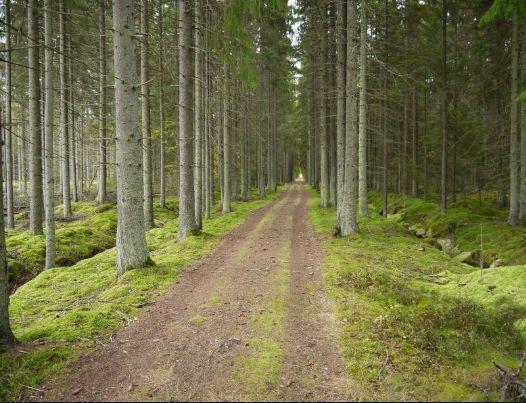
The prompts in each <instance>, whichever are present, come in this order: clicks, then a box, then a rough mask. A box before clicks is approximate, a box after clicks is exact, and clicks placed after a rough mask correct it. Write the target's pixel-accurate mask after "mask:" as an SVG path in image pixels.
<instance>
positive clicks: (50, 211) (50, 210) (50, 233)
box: [44, 0, 55, 269]
mask: <svg viewBox="0 0 526 403" xmlns="http://www.w3.org/2000/svg"><path fill="white" fill-rule="evenodd" d="M44 10H45V11H44V45H45V64H44V89H45V104H44V130H45V138H46V141H45V143H46V147H45V154H46V159H45V170H44V173H45V183H46V189H45V191H46V196H45V210H46V269H49V268H51V267H55V180H54V168H53V37H52V25H51V24H52V21H53V16H52V13H51V0H45V6H44Z"/></svg>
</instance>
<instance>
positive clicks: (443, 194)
mask: <svg viewBox="0 0 526 403" xmlns="http://www.w3.org/2000/svg"><path fill="white" fill-rule="evenodd" d="M446 1H447V0H442V171H441V175H440V178H441V179H440V212H441V213H442V214H445V212H446V208H447V169H448V167H447V166H448V161H447V160H448V157H447V152H448V138H447V137H448V133H447V131H448V115H449V113H448V94H447V91H448V83H447V5H446Z"/></svg>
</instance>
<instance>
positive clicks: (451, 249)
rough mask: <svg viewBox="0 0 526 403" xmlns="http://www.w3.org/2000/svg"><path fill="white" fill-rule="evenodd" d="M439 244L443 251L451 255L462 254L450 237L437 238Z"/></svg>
mask: <svg viewBox="0 0 526 403" xmlns="http://www.w3.org/2000/svg"><path fill="white" fill-rule="evenodd" d="M437 244H438V245H439V247H440V249H441V250H442V252H444V253H446V254H448V255H449V256H451V257H454V256H457V255H459V254H460V250H459V249H458V248H457V247H456V246H455V244H454V243H453V241H452V240H451V239H449V238H440V239H437Z"/></svg>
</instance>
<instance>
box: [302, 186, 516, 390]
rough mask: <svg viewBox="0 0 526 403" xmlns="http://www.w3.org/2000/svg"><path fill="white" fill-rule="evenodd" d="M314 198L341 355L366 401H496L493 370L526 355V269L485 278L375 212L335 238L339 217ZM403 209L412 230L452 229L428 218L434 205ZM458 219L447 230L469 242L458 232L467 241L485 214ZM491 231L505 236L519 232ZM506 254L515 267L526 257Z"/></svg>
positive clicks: (489, 272) (457, 213) (488, 272)
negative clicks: (414, 226) (356, 230)
mask: <svg viewBox="0 0 526 403" xmlns="http://www.w3.org/2000/svg"><path fill="white" fill-rule="evenodd" d="M313 196H314V197H313V200H312V204H311V217H312V220H313V222H314V224H315V227H316V229H317V230H318V231H319V232H320V233H322V234H326V236H325V237H324V240H323V246H324V249H325V252H326V256H325V261H324V278H325V281H326V284H327V288H328V290H329V292H330V294H331V296H332V297H333V298H334V300H335V301H336V306H337V312H336V316H337V318H338V322H339V326H340V329H341V349H342V355H343V356H344V357H345V362H346V364H347V368H348V371H349V373H350V375H351V376H352V378H353V380H354V381H355V382H356V383H357V384H359V385H360V386H363V387H365V388H367V389H368V390H369V391H370V392H369V394H368V398H371V399H389V400H415V399H416V400H498V387H497V384H496V378H495V369H494V367H493V363H492V361H494V360H495V361H497V362H501V363H504V364H506V365H509V366H516V365H517V364H518V362H519V361H520V350H521V349H523V348H524V347H525V340H526V324H525V323H526V320H525V318H526V302H525V301H526V266H515V267H505V268H495V269H485V270H484V271H483V273H482V278H481V274H480V271H478V270H476V269H474V268H471V267H469V266H467V265H463V264H462V263H459V262H458V261H456V260H454V259H451V258H450V257H448V256H447V255H445V254H444V253H442V252H441V251H439V250H438V249H435V248H433V247H429V246H427V247H426V248H422V245H421V240H419V239H418V238H416V237H414V236H411V235H409V234H408V233H407V231H406V230H405V229H404V228H403V226H402V225H401V224H400V223H399V222H398V220H397V219H396V217H395V219H385V218H383V217H381V216H379V215H378V214H377V213H376V212H375V211H376V209H375V208H371V209H370V213H371V218H368V219H364V218H361V219H360V229H361V232H360V234H359V235H355V236H351V237H349V238H334V237H332V236H330V235H329V234H330V233H331V230H332V228H333V227H334V221H335V212H334V210H333V209H323V208H320V207H319V197H318V195H317V193H315V192H313ZM373 205H374V200H373ZM411 206H412V207H413V208H411ZM405 207H406V210H405V211H406V213H405V217H404V220H407V221H411V222H417V223H420V222H421V221H419V220H422V221H423V222H425V225H426V226H427V225H431V226H433V227H434V228H436V230H437V231H439V228H443V227H444V226H446V224H444V223H443V222H442V221H440V222H438V221H437V222H435V221H433V218H432V217H435V219H436V215H434V214H431V213H429V212H428V211H427V209H429V211H434V210H435V205H433V204H427V203H426V202H423V201H417V200H413V201H412V202H411V203H409V202H408V203H407V205H406V206H405ZM458 209H459V210H453V212H452V213H451V215H449V213H448V216H447V220H451V222H450V224H452V225H453V226H454V227H455V228H456V232H455V234H456V235H458V236H461V237H465V238H466V241H465V242H468V239H467V232H463V230H461V229H460V228H462V227H467V228H466V231H468V228H469V222H470V221H472V220H473V219H472V218H471V214H473V215H474V216H475V217H478V215H480V216H486V213H484V212H480V211H478V210H477V211H470V209H468V208H467V207H462V208H460V207H458ZM493 213H495V212H492V213H491V214H493ZM497 213H498V215H497V216H500V212H497ZM403 214H404V213H403ZM488 215H489V214H488ZM453 217H456V218H453ZM444 219H445V220H446V218H444ZM457 220H461V222H462V224H461V223H459V222H457ZM487 225H488V226H491V225H494V231H496V232H498V233H499V234H501V233H502V236H504V233H505V232H506V231H509V233H510V235H509V237H512V236H514V235H512V234H515V231H516V230H514V229H511V228H509V227H505V228H504V227H502V226H501V224H498V223H494V224H490V222H489V220H488V221H487ZM502 225H505V224H502ZM459 231H460V232H459ZM460 234H461V235H460ZM469 242H471V241H469ZM422 249H423V250H422ZM507 250H508V251H509V252H508V253H509V255H508V256H510V259H519V257H520V255H521V253H524V251H522V252H521V251H517V250H514V249H513V248H512V247H509V248H508V249H507ZM511 256H513V258H512V257H511ZM512 261H513V260H512Z"/></svg>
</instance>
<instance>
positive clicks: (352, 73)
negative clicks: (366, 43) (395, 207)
mask: <svg viewBox="0 0 526 403" xmlns="http://www.w3.org/2000/svg"><path fill="white" fill-rule="evenodd" d="M357 61H358V41H357V0H349V1H348V3H347V69H346V73H347V79H346V85H347V88H346V89H347V92H346V122H345V128H346V134H345V182H344V189H343V191H344V192H345V193H344V200H343V204H344V209H343V215H342V227H341V235H342V236H347V235H349V234H351V233H356V232H358V230H359V228H358V220H357V217H356V210H357V207H358V206H357V204H358V105H357V98H358V93H357V88H356V78H357V69H358V63H357Z"/></svg>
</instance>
